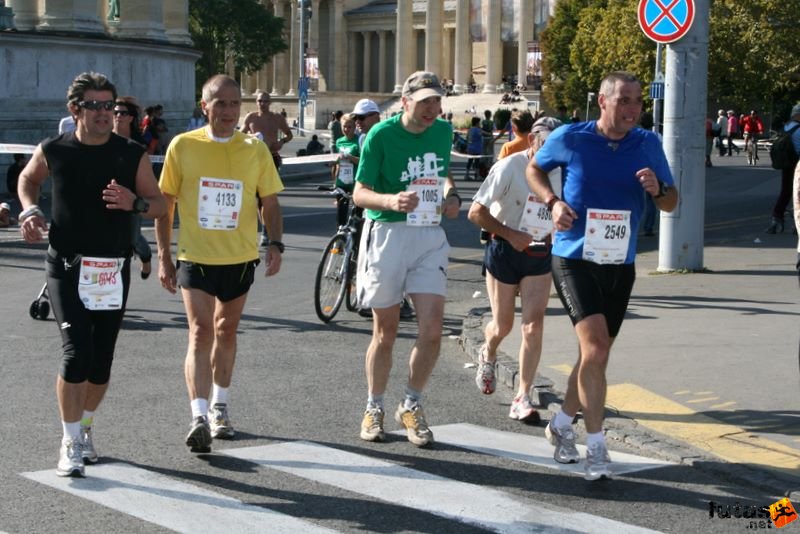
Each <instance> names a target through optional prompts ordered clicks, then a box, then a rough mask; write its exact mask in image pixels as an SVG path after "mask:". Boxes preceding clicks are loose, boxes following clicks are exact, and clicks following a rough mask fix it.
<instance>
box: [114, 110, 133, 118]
mask: <svg viewBox="0 0 800 534" xmlns="http://www.w3.org/2000/svg"><path fill="white" fill-rule="evenodd" d="M128 115H130V113H128V112H127V111H125V110H124V109H115V110H114V116H116V117H127V116H128Z"/></svg>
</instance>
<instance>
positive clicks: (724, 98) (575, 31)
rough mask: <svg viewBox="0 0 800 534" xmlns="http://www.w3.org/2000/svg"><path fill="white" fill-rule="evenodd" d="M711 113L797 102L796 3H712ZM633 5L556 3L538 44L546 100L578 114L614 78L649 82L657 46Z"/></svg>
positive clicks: (799, 49) (799, 46) (799, 7)
mask: <svg viewBox="0 0 800 534" xmlns="http://www.w3.org/2000/svg"><path fill="white" fill-rule="evenodd" d="M711 2H712V6H711V14H710V39H709V67H708V68H709V78H708V100H709V107H710V108H712V109H716V107H725V108H729V107H732V108H735V109H737V110H744V109H750V108H759V109H766V110H771V109H773V107H774V108H775V111H776V112H777V114H778V115H781V111H782V108H783V107H787V106H788V107H791V105H792V104H793V103H794V102H795V101H796V100H797V98H798V97H800V83H798V82H800V16H799V15H798V13H800V0H759V1H758V2H755V1H747V2H745V1H742V0H711ZM638 5H639V1H638V0H559V2H558V3H557V4H556V12H555V16H554V17H553V19H551V21H550V23H549V24H548V26H547V29H546V30H545V32H544V34H543V36H542V52H543V63H544V64H543V70H544V78H545V83H546V87H545V89H544V98H545V100H546V101H547V102H548V104H550V105H551V106H553V107H557V106H558V105H561V104H563V105H566V106H567V107H570V108H575V107H579V106H582V105H583V104H585V102H586V94H587V92H589V91H592V92H596V90H597V87H598V85H599V83H600V80H601V78H602V77H603V76H604V75H605V74H606V73H608V72H610V71H613V70H627V71H630V72H633V73H634V74H636V75H637V76H639V77H640V78H641V79H642V80H643V81H649V80H652V78H653V72H654V70H655V49H656V45H655V43H654V42H652V41H651V40H649V39H647V38H646V37H645V36H644V34H643V32H642V31H641V30H640V29H639V27H638V22H637V7H638Z"/></svg>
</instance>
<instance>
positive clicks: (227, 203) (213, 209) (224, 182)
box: [197, 177, 244, 230]
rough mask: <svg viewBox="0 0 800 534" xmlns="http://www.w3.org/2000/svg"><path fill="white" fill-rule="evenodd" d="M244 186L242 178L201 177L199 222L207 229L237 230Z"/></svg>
mask: <svg viewBox="0 0 800 534" xmlns="http://www.w3.org/2000/svg"><path fill="white" fill-rule="evenodd" d="M243 193H244V186H243V184H242V182H241V181H240V180H228V179H225V178H207V177H202V178H200V189H199V197H198V199H197V223H198V224H199V225H200V228H203V229H205V230H235V229H236V228H237V227H238V226H239V214H240V213H241V210H242V194H243Z"/></svg>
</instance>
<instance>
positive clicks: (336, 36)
mask: <svg viewBox="0 0 800 534" xmlns="http://www.w3.org/2000/svg"><path fill="white" fill-rule="evenodd" d="M332 22H333V28H332V30H333V31H332V32H331V33H332V35H333V47H332V49H333V70H334V75H333V88H334V89H335V90H336V91H346V90H347V89H348V87H347V78H348V76H347V64H348V61H347V59H346V58H348V57H349V56H348V55H347V45H348V40H349V36H348V35H347V21H345V19H344V0H334V3H333V21H332ZM351 59H352V58H351ZM350 63H352V61H351V62H350Z"/></svg>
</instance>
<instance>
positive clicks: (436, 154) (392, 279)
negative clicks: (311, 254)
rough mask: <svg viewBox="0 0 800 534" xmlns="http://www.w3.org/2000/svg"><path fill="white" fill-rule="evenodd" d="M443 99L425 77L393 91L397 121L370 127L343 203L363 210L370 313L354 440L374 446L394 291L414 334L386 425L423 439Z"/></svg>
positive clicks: (441, 193) (437, 317) (444, 188)
mask: <svg viewBox="0 0 800 534" xmlns="http://www.w3.org/2000/svg"><path fill="white" fill-rule="evenodd" d="M443 95H444V91H443V90H442V87H441V84H440V83H439V80H438V78H437V77H436V76H435V75H434V74H432V73H430V72H421V71H420V72H415V73H414V74H412V75H411V76H410V77H409V78H408V79H407V80H406V82H405V84H404V85H403V92H402V104H403V113H402V114H400V115H397V116H395V117H393V118H391V119H388V120H386V121H383V122H380V123H378V124H376V125H375V126H373V127H372V128H371V129H370V131H369V133H368V134H367V137H366V139H365V141H364V144H363V146H362V147H361V159H360V161H359V166H358V171H357V173H356V186H355V191H354V194H353V198H354V201H355V203H356V204H358V205H359V206H361V207H363V208H366V216H367V220H366V221H365V224H364V231H363V232H362V236H361V245H360V247H359V256H358V277H357V284H358V300H359V302H360V304H361V305H362V306H365V307H371V308H372V313H373V321H374V326H373V336H372V341H371V343H370V345H369V348H368V349H367V355H366V360H367V361H366V369H367V384H368V388H369V396H368V399H367V409H366V411H365V412H364V418H363V420H362V422H361V438H362V439H364V440H367V441H383V440H384V439H385V434H384V430H383V419H384V402H383V397H384V392H385V390H386V385H387V383H388V381H389V372H390V370H391V367H392V347H393V345H394V341H395V338H396V337H397V329H398V324H399V322H400V302H401V301H402V299H403V292H404V291H405V292H407V293H408V294H409V295H410V296H411V300H412V301H413V303H414V308H415V309H416V313H417V324H418V325H419V326H418V328H419V333H418V335H417V342H416V344H415V345H414V348H413V349H412V351H411V360H410V372H409V377H408V383H407V385H406V388H405V399H404V400H403V402H401V403H400V405H399V406H398V408H397V411H396V412H395V419H396V420H397V421H398V423H400V425H401V426H402V427H404V428H405V429H406V430H407V432H408V439H409V441H411V442H412V443H413V444H415V445H417V446H424V445H428V444H429V443H431V442H432V441H433V433H432V432H431V430H430V429H429V428H428V424H427V422H426V421H425V415H424V412H423V411H422V406H421V403H420V398H421V396H422V390H423V388H424V387H425V384H426V383H427V381H428V379H429V378H430V375H431V372H432V371H433V367H434V365H435V363H436V359H437V358H438V356H439V347H440V344H441V338H442V322H443V317H444V300H445V295H446V289H447V263H448V252H449V250H450V245H449V244H448V243H447V237H446V236H445V233H444V230H443V229H442V228H441V226H439V221H440V220H441V218H442V216H443V215H444V216H445V217H448V218H454V217H457V216H458V212H459V208H460V205H461V199H460V198H459V196H458V193H457V192H456V188H455V184H454V183H453V180H452V178H451V177H450V144H451V133H450V126H449V125H448V124H447V122H446V121H443V120H441V119H439V114H440V113H441V111H442V98H441V97H442V96H443Z"/></svg>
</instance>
